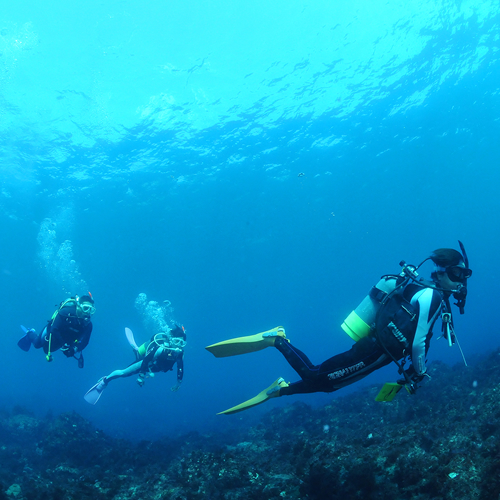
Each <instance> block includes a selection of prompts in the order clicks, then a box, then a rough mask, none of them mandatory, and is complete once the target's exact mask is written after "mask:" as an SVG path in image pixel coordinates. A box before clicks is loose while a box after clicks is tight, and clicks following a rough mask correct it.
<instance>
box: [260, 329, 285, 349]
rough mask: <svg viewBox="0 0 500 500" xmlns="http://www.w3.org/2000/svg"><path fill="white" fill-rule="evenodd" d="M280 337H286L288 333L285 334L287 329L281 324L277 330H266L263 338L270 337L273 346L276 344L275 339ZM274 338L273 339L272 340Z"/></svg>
mask: <svg viewBox="0 0 500 500" xmlns="http://www.w3.org/2000/svg"><path fill="white" fill-rule="evenodd" d="M278 337H281V338H283V339H286V335H285V329H284V328H283V327H282V326H280V327H278V328H276V329H275V330H271V331H269V332H264V333H263V334H262V338H263V339H270V342H269V345H270V346H272V345H274V341H275V340H276V339H277V338H278ZM271 339H272V340H271Z"/></svg>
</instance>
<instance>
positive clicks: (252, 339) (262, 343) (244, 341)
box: [205, 326, 286, 358]
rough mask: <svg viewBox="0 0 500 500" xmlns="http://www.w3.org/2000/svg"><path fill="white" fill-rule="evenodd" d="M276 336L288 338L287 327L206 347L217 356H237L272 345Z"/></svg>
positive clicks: (279, 327) (278, 327)
mask: <svg viewBox="0 0 500 500" xmlns="http://www.w3.org/2000/svg"><path fill="white" fill-rule="evenodd" d="M276 337H283V338H286V335H285V329H284V328H283V327H282V326H277V327H276V328H272V329H271V330H267V331H266V332H261V333H256V334H255V335H248V336H247V337H237V338H235V339H229V340H224V341H223V342H218V343H217V344H212V345H209V346H208V347H205V349H206V350H207V351H210V352H211V353H212V354H213V355H214V356H215V357H216V358H225V357H227V356H237V355H238V354H247V353H249V352H255V351H260V350H262V349H265V348H266V347H271V346H273V345H274V341H275V340H276Z"/></svg>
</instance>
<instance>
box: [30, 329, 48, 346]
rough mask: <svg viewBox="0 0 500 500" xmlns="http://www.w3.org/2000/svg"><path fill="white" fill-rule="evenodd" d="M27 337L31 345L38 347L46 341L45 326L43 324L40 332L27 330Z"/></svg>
mask: <svg viewBox="0 0 500 500" xmlns="http://www.w3.org/2000/svg"><path fill="white" fill-rule="evenodd" d="M28 335H29V338H30V340H31V343H32V344H33V347H34V348H35V349H40V348H41V347H43V345H44V344H45V343H46V340H45V336H46V335H47V327H46V326H45V327H44V328H43V330H42V331H41V332H40V333H38V334H37V333H36V332H35V331H34V330H30V331H29V332H28Z"/></svg>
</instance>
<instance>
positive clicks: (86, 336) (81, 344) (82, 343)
mask: <svg viewBox="0 0 500 500" xmlns="http://www.w3.org/2000/svg"><path fill="white" fill-rule="evenodd" d="M91 334H92V323H88V324H87V325H85V328H84V330H83V332H82V336H81V337H80V339H79V340H78V342H77V344H76V347H77V351H83V350H84V349H85V348H86V347H87V346H88V345H89V341H90V335H91Z"/></svg>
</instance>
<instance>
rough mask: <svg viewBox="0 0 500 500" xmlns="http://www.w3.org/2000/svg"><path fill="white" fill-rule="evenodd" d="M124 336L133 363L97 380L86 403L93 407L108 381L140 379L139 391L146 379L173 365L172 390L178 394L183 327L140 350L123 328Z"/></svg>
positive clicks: (131, 336)
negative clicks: (135, 376) (124, 378)
mask: <svg viewBox="0 0 500 500" xmlns="http://www.w3.org/2000/svg"><path fill="white" fill-rule="evenodd" d="M125 335H126V336H127V340H128V341H129V344H130V346H131V347H132V349H133V350H134V352H135V356H136V361H134V362H133V363H132V364H130V365H129V366H128V367H127V368H125V369H124V370H115V371H113V372H111V373H110V374H109V375H107V376H106V377H102V378H101V379H99V381H98V382H97V384H95V385H94V386H93V387H91V388H90V389H89V390H88V391H87V393H86V394H85V396H84V398H85V401H87V402H88V403H90V404H93V405H95V404H96V403H97V401H99V398H100V397H101V394H102V391H104V389H105V388H106V387H107V385H108V384H109V382H111V380H114V379H116V378H122V377H130V376H132V375H139V377H138V378H137V383H138V384H139V385H140V386H141V387H142V386H143V385H144V382H145V380H146V378H147V377H153V376H154V374H155V373H158V372H168V371H170V370H172V369H173V367H174V365H175V364H176V363H177V384H176V385H174V386H173V387H172V388H171V390H172V391H174V392H175V391H178V390H179V388H180V386H181V383H182V378H183V376H184V348H185V347H186V331H185V329H184V327H183V326H178V325H176V326H175V328H174V329H173V330H170V331H168V332H160V333H157V334H156V335H153V337H151V339H150V340H148V341H147V342H144V344H142V345H141V346H138V345H137V344H136V343H135V340H134V334H133V333H132V330H130V329H129V328H125Z"/></svg>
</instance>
